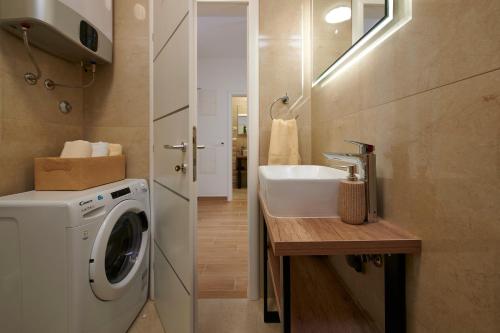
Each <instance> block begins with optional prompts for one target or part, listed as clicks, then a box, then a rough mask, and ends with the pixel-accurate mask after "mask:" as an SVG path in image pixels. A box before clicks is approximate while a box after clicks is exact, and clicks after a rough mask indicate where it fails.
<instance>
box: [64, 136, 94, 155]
mask: <svg viewBox="0 0 500 333" xmlns="http://www.w3.org/2000/svg"><path fill="white" fill-rule="evenodd" d="M90 156H92V145H91V144H90V142H88V141H83V140H77V141H68V142H66V143H65V144H64V148H63V151H62V153H61V157H62V158H80V157H90Z"/></svg>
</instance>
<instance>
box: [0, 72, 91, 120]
mask: <svg viewBox="0 0 500 333" xmlns="http://www.w3.org/2000/svg"><path fill="white" fill-rule="evenodd" d="M1 79H3V94H2V99H1V100H0V104H2V107H3V110H4V111H3V117H4V118H9V119H20V120H23V121H33V122H39V123H54V124H61V125H62V124H66V125H73V126H77V125H78V126H81V125H82V122H83V110H82V102H83V95H82V89H65V88H56V89H55V90H52V91H49V90H47V89H45V87H43V85H41V84H38V85H36V86H30V85H27V84H26V82H24V80H23V79H22V76H19V75H18V76H14V75H12V74H10V73H5V74H4V75H3V77H2V78H1ZM63 100H65V101H68V102H69V103H70V104H71V105H72V110H71V112H70V113H68V114H63V113H61V112H60V111H59V106H58V104H59V101H63Z"/></svg>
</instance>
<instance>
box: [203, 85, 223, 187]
mask: <svg viewBox="0 0 500 333" xmlns="http://www.w3.org/2000/svg"><path fill="white" fill-rule="evenodd" d="M227 100H228V96H227V92H226V91H220V90H217V89H204V88H201V89H198V141H199V142H202V143H203V145H204V146H205V147H206V148H205V149H204V150H202V151H200V153H199V168H198V179H199V182H198V196H201V197H227V196H228V184H227V182H228V172H230V171H229V170H228V158H229V157H228V150H229V147H228V145H229V144H230V142H228V138H227V133H228V130H227V127H228V126H230V124H229V121H228V119H229V116H230V115H229V114H228V112H230V110H229V108H228V107H227V104H228V101H227Z"/></svg>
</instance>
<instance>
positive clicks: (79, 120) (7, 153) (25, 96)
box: [0, 0, 149, 195]
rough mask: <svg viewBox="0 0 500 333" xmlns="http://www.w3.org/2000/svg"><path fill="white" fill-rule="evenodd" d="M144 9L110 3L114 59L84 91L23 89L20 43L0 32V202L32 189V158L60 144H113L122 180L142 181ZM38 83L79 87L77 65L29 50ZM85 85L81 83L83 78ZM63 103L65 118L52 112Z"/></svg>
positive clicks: (25, 62) (145, 171)
mask: <svg viewBox="0 0 500 333" xmlns="http://www.w3.org/2000/svg"><path fill="white" fill-rule="evenodd" d="M147 10H148V1H147V0H142V1H139V0H134V1H129V0H123V1H122V0H120V1H115V2H114V12H115V17H114V30H115V35H114V59H113V64H112V65H99V66H98V67H97V79H96V82H95V84H94V85H93V86H92V87H91V88H88V89H85V90H83V89H66V88H60V87H58V88H56V89H55V90H54V91H48V90H46V89H45V88H43V80H42V81H41V82H39V84H38V85H36V86H28V85H27V84H26V83H25V82H24V79H23V74H24V73H25V72H26V71H28V70H29V71H33V66H32V65H31V63H30V62H29V59H28V56H27V54H26V51H25V49H24V47H23V44H22V41H21V40H20V39H18V38H16V37H13V36H12V35H10V34H8V33H6V32H4V31H3V30H0V156H1V158H0V177H1V179H0V195H5V194H12V193H17V192H22V191H27V190H32V189H33V158H34V157H38V156H57V155H59V153H60V151H61V149H62V146H63V144H64V142H65V141H68V140H77V139H81V138H85V139H87V140H90V141H98V140H103V141H110V142H117V143H121V144H123V146H124V150H125V154H126V155H127V177H140V178H147V177H148V175H149V163H148V162H149V158H148V156H149V129H148V128H149V76H148V75H149V69H148V57H149V53H148V52H149V47H148V25H149V23H148V13H147ZM34 53H35V56H36V58H37V59H38V61H39V63H40V67H41V68H42V71H43V74H44V75H43V76H44V78H43V79H45V78H47V77H50V78H51V79H53V80H55V81H58V82H65V83H71V84H79V83H80V82H82V74H81V70H80V66H79V64H72V63H69V62H67V61H64V60H61V59H59V58H56V57H54V56H51V55H49V54H47V53H45V52H43V51H40V50H37V49H34ZM83 79H84V80H87V79H88V77H84V78H83ZM60 100H68V101H69V102H70V103H71V104H72V106H73V110H72V111H71V113H69V114H67V115H63V114H62V113H60V112H59V111H58V108H57V106H58V102H59V101H60Z"/></svg>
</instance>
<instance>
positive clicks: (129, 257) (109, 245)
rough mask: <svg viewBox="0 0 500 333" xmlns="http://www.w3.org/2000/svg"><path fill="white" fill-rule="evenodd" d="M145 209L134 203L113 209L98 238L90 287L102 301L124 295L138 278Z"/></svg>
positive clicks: (146, 224) (143, 248)
mask: <svg viewBox="0 0 500 333" xmlns="http://www.w3.org/2000/svg"><path fill="white" fill-rule="evenodd" d="M145 210H146V207H145V206H144V204H143V203H141V202H140V201H136V200H125V201H123V202H121V203H119V204H118V205H116V206H115V207H114V208H113V209H112V210H111V212H110V213H109V214H108V216H107V217H106V219H105V220H104V222H103V224H102V226H101V228H100V229H99V232H98V234H97V237H96V240H95V243H94V247H93V249H92V255H91V258H90V260H89V262H90V269H89V271H90V285H91V287H92V290H93V292H94V294H95V295H96V296H97V297H98V298H99V299H101V300H104V301H111V300H114V299H117V298H119V297H120V296H121V295H123V294H124V293H125V292H126V291H127V290H128V288H129V287H130V285H131V282H132V281H133V280H134V277H135V276H136V275H137V273H138V270H139V267H140V266H141V263H142V261H143V260H144V256H145V254H146V250H147V245H148V241H149V221H148V219H147V215H146V212H145Z"/></svg>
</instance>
